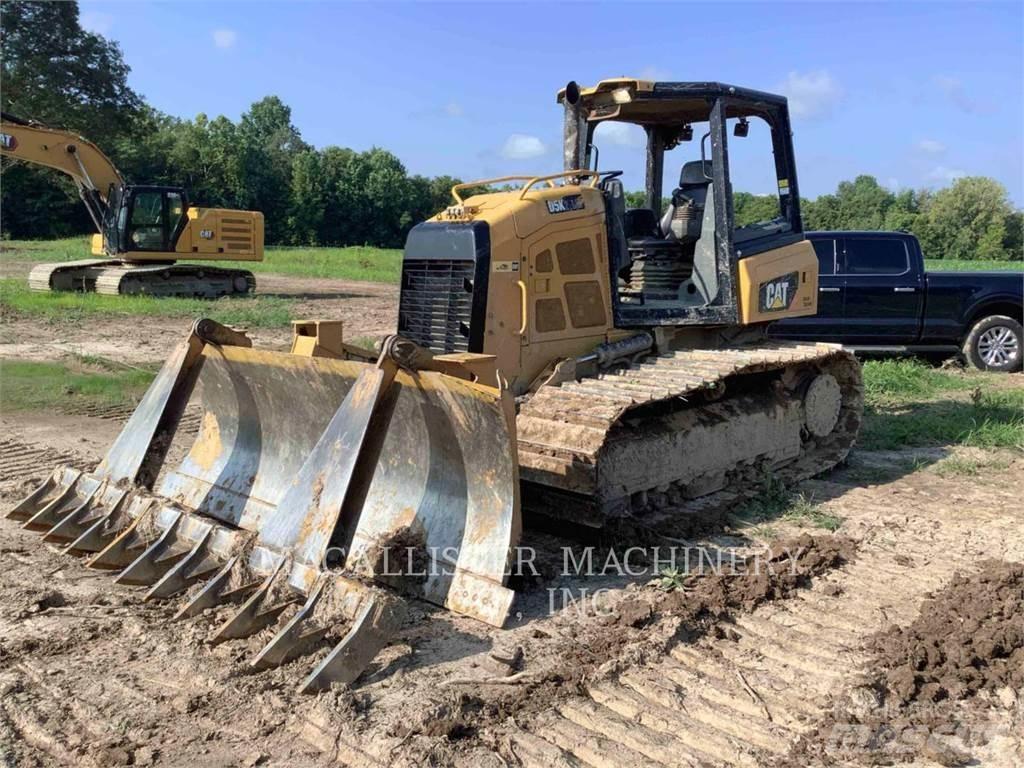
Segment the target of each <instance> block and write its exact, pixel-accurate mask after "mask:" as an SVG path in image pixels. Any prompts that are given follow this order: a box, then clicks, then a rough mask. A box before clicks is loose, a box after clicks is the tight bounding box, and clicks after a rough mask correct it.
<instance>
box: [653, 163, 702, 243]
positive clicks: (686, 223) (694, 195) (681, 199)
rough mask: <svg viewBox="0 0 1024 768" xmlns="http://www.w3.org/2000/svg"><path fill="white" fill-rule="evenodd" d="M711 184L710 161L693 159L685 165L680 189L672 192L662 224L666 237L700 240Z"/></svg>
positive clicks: (692, 240) (680, 179)
mask: <svg viewBox="0 0 1024 768" xmlns="http://www.w3.org/2000/svg"><path fill="white" fill-rule="evenodd" d="M710 184H711V161H710V160H694V161H693V162H691V163H685V164H684V165H683V168H682V170H681V171H680V173H679V186H678V187H677V188H676V190H675V191H674V192H673V193H672V200H671V202H669V205H668V208H667V209H666V210H665V215H664V216H662V217H661V222H660V223H659V227H660V229H661V235H662V236H663V237H664V238H666V239H668V240H675V241H677V242H680V243H695V242H697V240H699V239H700V232H701V223H702V222H703V220H704V205H705V203H706V201H707V197H708V186H709V185H710Z"/></svg>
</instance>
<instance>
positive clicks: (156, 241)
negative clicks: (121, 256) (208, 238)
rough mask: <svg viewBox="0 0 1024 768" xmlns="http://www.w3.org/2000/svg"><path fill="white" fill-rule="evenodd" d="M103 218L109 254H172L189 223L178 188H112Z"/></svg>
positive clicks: (183, 198) (182, 194)
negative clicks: (146, 252) (147, 252)
mask: <svg viewBox="0 0 1024 768" xmlns="http://www.w3.org/2000/svg"><path fill="white" fill-rule="evenodd" d="M107 200H108V205H107V209H106V212H105V214H104V218H103V247H104V251H105V252H106V253H108V254H111V255H114V254H118V253H127V252H129V251H152V252H164V253H173V252H174V250H175V245H176V243H177V241H178V237H179V236H180V235H181V232H182V231H183V230H184V228H185V226H186V224H187V223H188V215H187V211H188V200H187V198H186V196H185V191H184V190H183V189H181V188H180V187H158V186H128V185H126V186H121V187H115V186H114V185H111V187H110V192H109V194H108V197H107Z"/></svg>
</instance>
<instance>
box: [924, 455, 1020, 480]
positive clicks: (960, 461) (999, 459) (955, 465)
mask: <svg viewBox="0 0 1024 768" xmlns="http://www.w3.org/2000/svg"><path fill="white" fill-rule="evenodd" d="M1009 467H1010V460H1009V459H1007V458H1006V457H1005V456H993V457H990V458H989V457H986V458H968V457H965V456H950V457H949V458H948V459H943V460H942V461H940V462H939V463H938V464H936V465H935V467H934V469H933V471H934V472H935V474H937V475H938V476H939V477H977V476H978V475H980V474H981V473H982V472H985V471H994V472H1000V471H1002V470H1004V469H1009Z"/></svg>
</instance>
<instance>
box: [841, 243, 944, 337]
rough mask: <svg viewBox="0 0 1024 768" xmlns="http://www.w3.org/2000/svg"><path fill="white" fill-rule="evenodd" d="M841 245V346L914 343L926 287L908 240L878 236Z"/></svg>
mask: <svg viewBox="0 0 1024 768" xmlns="http://www.w3.org/2000/svg"><path fill="white" fill-rule="evenodd" d="M841 243H842V258H840V259H839V268H840V270H841V272H842V273H843V275H842V276H843V279H844V281H845V292H846V299H845V313H844V314H845V323H844V327H843V341H844V342H845V343H847V344H865V345H882V346H899V345H903V344H912V343H914V342H915V341H917V338H918V327H919V324H920V320H921V309H922V302H923V300H924V290H923V287H924V286H923V284H922V278H921V270H920V269H919V268H917V266H916V265H915V262H914V261H913V260H912V259H911V253H910V250H909V248H908V247H907V240H906V238H903V237H898V236H897V237H892V236H888V237H887V236H885V235H884V234H882V233H879V235H878V236H873V235H855V236H849V237H845V238H843V239H842V241H841Z"/></svg>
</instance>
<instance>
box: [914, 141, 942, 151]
mask: <svg viewBox="0 0 1024 768" xmlns="http://www.w3.org/2000/svg"><path fill="white" fill-rule="evenodd" d="M916 146H917V148H918V149H919V150H921V151H922V152H926V153H927V154H929V155H941V154H942V153H943V152H945V151H946V145H945V144H943V143H942V142H941V141H936V140H935V139H921V140H920V141H919V142H917V145H916Z"/></svg>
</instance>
